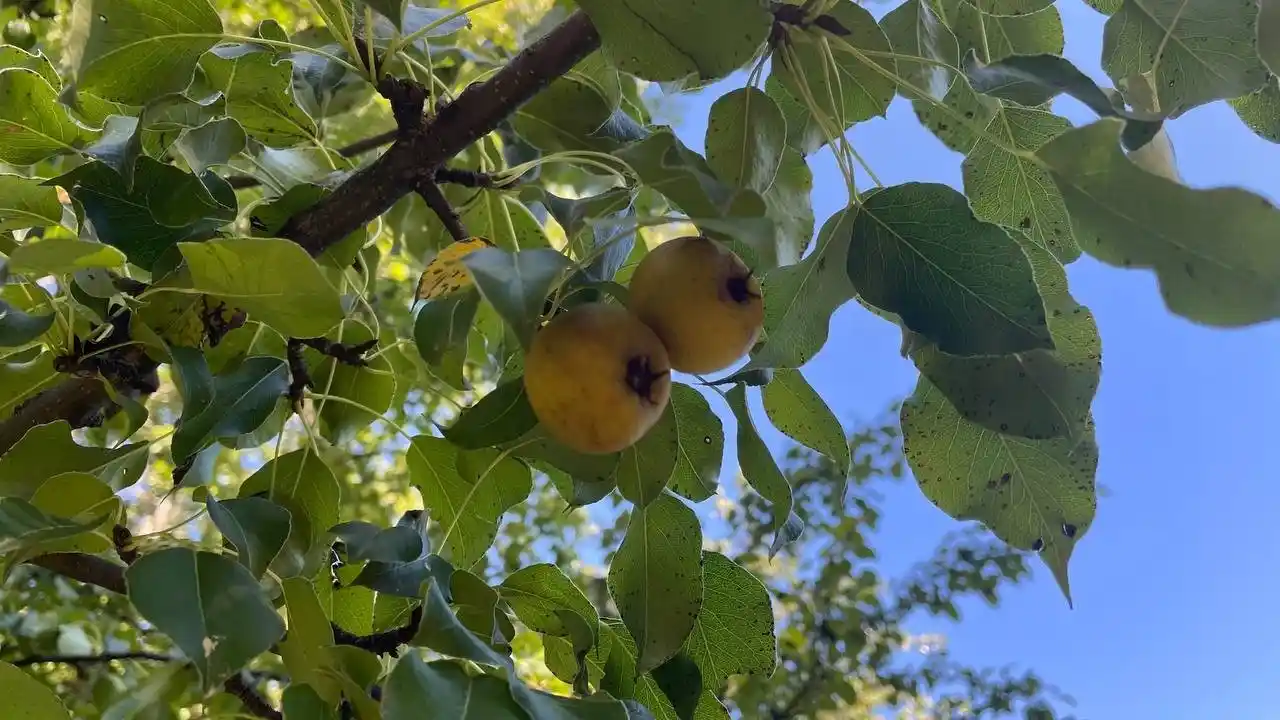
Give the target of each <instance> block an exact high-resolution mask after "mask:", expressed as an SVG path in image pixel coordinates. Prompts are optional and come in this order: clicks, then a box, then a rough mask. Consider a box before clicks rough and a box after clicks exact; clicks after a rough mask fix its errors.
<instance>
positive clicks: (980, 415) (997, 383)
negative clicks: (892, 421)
mask: <svg viewBox="0 0 1280 720" xmlns="http://www.w3.org/2000/svg"><path fill="white" fill-rule="evenodd" d="M1027 252H1028V255H1029V256H1030V258H1031V263H1032V266H1033V267H1034V268H1035V271H1036V282H1037V284H1038V285H1039V286H1040V288H1041V291H1042V292H1043V293H1044V296H1045V307H1046V308H1047V309H1048V310H1049V331H1050V333H1051V334H1052V335H1053V340H1054V345H1055V347H1056V349H1055V350H1052V351H1050V350H1032V351H1030V352H1026V353H1016V354H1013V355H999V356H987V357H957V356H955V355H948V354H946V353H942V352H939V351H938V350H937V348H936V347H933V346H932V345H927V344H926V345H922V346H920V347H917V348H915V349H914V350H913V351H912V353H911V357H912V359H913V360H914V361H915V363H916V366H917V367H919V368H920V372H921V373H923V374H924V376H925V377H926V378H928V379H929V381H930V382H931V383H933V385H934V386H935V387H936V388H937V389H938V390H939V391H940V392H941V393H942V394H943V395H945V396H946V397H947V399H948V401H949V402H950V403H951V404H952V406H953V407H954V409H955V410H956V412H958V413H959V414H960V415H961V416H963V417H964V418H965V419H966V420H968V421H969V422H972V423H975V424H977V425H980V426H982V427H985V428H986V429H988V430H993V431H996V432H999V433H1001V434H1004V435H1016V436H1019V437H1025V438H1030V439H1033V440H1037V439H1048V438H1055V437H1071V438H1078V437H1079V436H1080V433H1081V432H1083V431H1084V430H1085V429H1086V427H1087V424H1088V419H1089V407H1090V405H1091V404H1092V402H1093V397H1094V393H1096V392H1097V390H1098V382H1099V380H1100V379H1101V376H1102V340H1101V338H1100V337H1099V335H1098V326H1097V323H1095V322H1094V319H1093V314H1092V313H1091V312H1089V309H1088V308H1086V307H1084V306H1082V305H1080V304H1079V303H1077V302H1076V301H1075V299H1074V298H1072V297H1071V295H1070V293H1068V292H1067V275H1066V271H1065V270H1064V269H1063V267H1062V266H1061V265H1059V264H1058V262H1057V261H1056V260H1054V259H1053V257H1051V256H1050V255H1049V254H1048V253H1047V252H1046V251H1044V250H1042V249H1040V248H1037V247H1028V248H1027Z"/></svg>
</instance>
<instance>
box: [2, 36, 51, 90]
mask: <svg viewBox="0 0 1280 720" xmlns="http://www.w3.org/2000/svg"><path fill="white" fill-rule="evenodd" d="M15 67H19V68H26V69H28V70H34V71H35V72H36V73H38V74H39V75H40V77H42V78H44V79H45V81H47V82H48V83H49V84H50V85H53V86H58V85H61V84H62V80H61V79H59V78H58V71H57V70H56V69H54V67H53V63H52V62H50V61H49V58H47V57H45V55H44V53H43V52H42V51H39V50H37V51H36V52H34V53H30V52H27V51H26V50H23V49H22V48H19V47H15V46H13V45H0V68H15Z"/></svg>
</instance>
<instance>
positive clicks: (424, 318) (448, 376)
mask: <svg viewBox="0 0 1280 720" xmlns="http://www.w3.org/2000/svg"><path fill="white" fill-rule="evenodd" d="M479 307H480V294H479V293H478V292H465V293H461V294H458V295H453V296H450V297H445V298H436V299H434V300H427V301H424V302H422V303H420V304H418V306H417V307H416V308H415V309H414V313H413V341H414V346H415V347H416V348H417V349H418V355H419V356H421V357H422V359H423V360H424V361H425V362H426V363H427V365H428V366H429V367H430V368H431V369H432V371H433V372H435V373H436V374H437V375H438V376H440V378H441V379H442V380H444V381H445V382H448V383H450V384H451V385H453V386H454V387H459V386H465V383H464V382H463V379H462V362H463V360H464V359H465V357H466V352H467V336H468V335H469V334H470V333H471V326H472V324H473V323H474V321H475V316H476V311H477V310H478V309H479Z"/></svg>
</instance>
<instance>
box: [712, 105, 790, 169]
mask: <svg viewBox="0 0 1280 720" xmlns="http://www.w3.org/2000/svg"><path fill="white" fill-rule="evenodd" d="M786 141H787V123H786V120H785V119H784V118H783V117H782V111H781V110H779V109H778V105H777V103H775V102H774V101H773V99H772V98H770V97H769V96H768V95H766V94H765V93H764V92H763V91H760V90H756V89H755V88H749V87H748V88H739V89H737V90H732V91H730V92H728V93H725V94H724V95H721V96H720V97H719V98H718V99H717V100H716V101H715V102H714V103H712V105H711V114H710V117H709V118H708V120H707V133H706V146H707V164H708V165H710V166H711V168H712V169H713V170H715V173H716V175H717V176H718V177H719V178H720V179H721V180H723V181H725V182H727V183H729V184H730V185H735V186H737V187H743V188H749V189H752V190H756V191H758V192H764V191H766V190H768V189H769V186H771V185H772V184H773V178H774V176H775V175H777V173H778V166H779V164H781V162H782V151H783V149H784V148H785V147H786Z"/></svg>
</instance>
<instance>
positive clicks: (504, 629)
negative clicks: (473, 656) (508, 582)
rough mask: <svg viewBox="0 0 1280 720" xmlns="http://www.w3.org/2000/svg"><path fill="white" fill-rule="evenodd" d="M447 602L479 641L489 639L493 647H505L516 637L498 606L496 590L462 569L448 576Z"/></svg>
mask: <svg viewBox="0 0 1280 720" xmlns="http://www.w3.org/2000/svg"><path fill="white" fill-rule="evenodd" d="M449 594H450V598H449V600H450V602H452V603H453V605H454V607H456V608H457V614H458V620H459V621H460V622H462V624H463V625H465V626H467V629H469V630H471V631H472V632H474V633H475V634H476V635H479V636H480V637H482V638H485V637H487V638H489V644H490V645H491V646H494V647H495V648H498V647H501V646H507V645H509V644H510V642H511V639H512V638H514V637H515V635H516V629H515V626H514V625H512V624H511V618H510V617H508V616H507V612H506V610H505V609H503V608H501V607H499V605H498V600H499V599H500V598H499V595H498V591H497V590H495V589H493V588H491V587H489V584H488V583H486V582H485V581H484V580H482V579H480V577H479V576H477V575H474V574H472V573H470V572H468V571H466V570H456V569H455V570H454V571H453V573H452V574H451V575H450V576H449Z"/></svg>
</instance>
